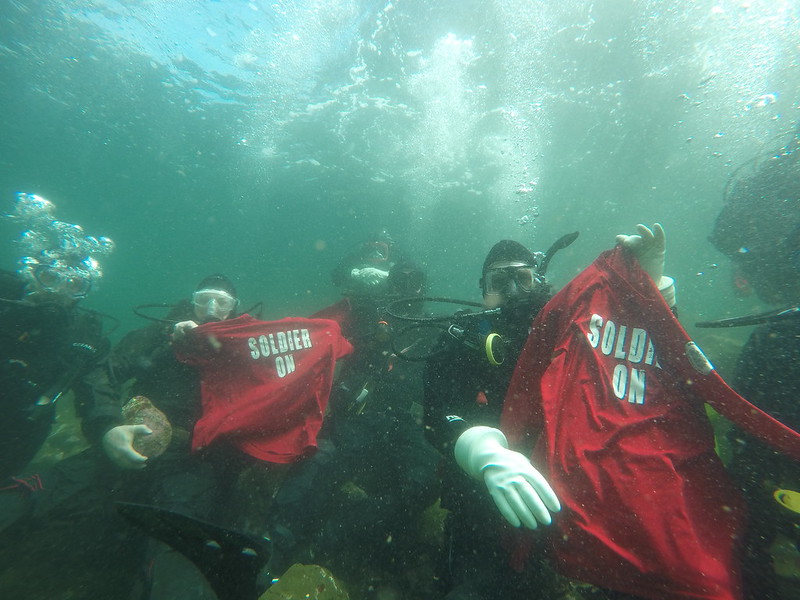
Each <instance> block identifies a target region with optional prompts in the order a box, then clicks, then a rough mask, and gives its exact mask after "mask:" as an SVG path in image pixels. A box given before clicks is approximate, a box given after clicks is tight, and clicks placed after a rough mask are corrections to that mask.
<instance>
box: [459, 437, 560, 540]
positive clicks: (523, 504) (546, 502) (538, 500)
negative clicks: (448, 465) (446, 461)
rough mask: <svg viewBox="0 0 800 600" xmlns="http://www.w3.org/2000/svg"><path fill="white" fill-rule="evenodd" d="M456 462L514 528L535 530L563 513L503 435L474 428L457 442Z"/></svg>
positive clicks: (545, 485) (544, 482)
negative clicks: (482, 485) (484, 489)
mask: <svg viewBox="0 0 800 600" xmlns="http://www.w3.org/2000/svg"><path fill="white" fill-rule="evenodd" d="M455 455H456V462H457V463H458V465H459V466H460V467H461V468H462V469H463V470H464V472H465V473H467V474H468V475H470V476H471V477H473V478H475V479H478V480H482V481H483V482H484V483H485V484H486V487H487V488H488V490H489V494H490V495H491V496H492V499H493V500H494V503H495V504H496V505H497V508H498V509H499V510H500V513H501V514H502V515H503V517H505V519H506V521H508V522H509V523H511V525H513V526H514V527H519V526H520V525H524V526H525V527H527V528H528V529H536V528H537V527H538V526H539V524H542V525H549V524H550V523H551V522H552V518H551V517H550V513H551V512H558V511H560V510H561V504H560V503H559V501H558V497H557V496H556V493H555V492H554V491H553V488H551V487H550V484H549V483H547V480H545V478H544V477H543V476H542V474H541V473H539V471H537V470H536V469H534V468H533V465H531V463H530V461H529V460H528V458H527V457H525V456H524V455H522V454H520V453H519V452H514V451H513V450H509V449H508V441H507V440H506V436H505V435H503V432H502V431H500V430H499V429H494V428H492V427H482V426H478V427H471V428H470V429H467V430H466V431H465V432H464V433H462V434H461V436H460V437H459V438H458V441H456V445H455Z"/></svg>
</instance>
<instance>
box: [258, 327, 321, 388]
mask: <svg viewBox="0 0 800 600" xmlns="http://www.w3.org/2000/svg"><path fill="white" fill-rule="evenodd" d="M313 345H314V344H313V342H312V341H311V333H310V332H309V330H308V329H291V330H289V331H278V332H275V333H267V334H262V335H260V336H258V337H257V338H256V337H251V338H248V339H247V347H248V349H249V350H250V356H251V357H252V359H253V360H259V359H261V358H269V357H272V358H273V359H274V362H275V372H276V373H277V375H278V377H280V378H283V377H286V376H287V375H291V374H292V373H294V372H295V371H296V370H297V366H296V364H295V357H294V354H292V353H293V352H297V351H302V350H306V349H308V348H312V347H313Z"/></svg>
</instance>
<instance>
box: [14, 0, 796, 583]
mask: <svg viewBox="0 0 800 600" xmlns="http://www.w3.org/2000/svg"><path fill="white" fill-rule="evenodd" d="M0 16H2V19H0V81H2V86H0V212H2V213H5V212H8V211H10V210H11V209H12V206H13V200H14V193H15V192H18V191H25V192H31V193H36V194H39V195H41V196H44V197H46V198H48V199H49V200H51V201H52V202H53V203H55V205H56V206H57V213H56V214H57V217H58V218H59V219H61V220H64V221H67V222H70V223H79V224H81V225H82V226H83V227H84V229H85V230H86V231H87V232H88V233H91V234H94V235H106V236H109V237H111V238H113V239H114V241H115V242H116V245H117V249H116V251H115V252H114V253H113V254H112V255H111V256H109V257H105V258H104V259H103V260H102V267H103V270H104V277H103V279H102V281H101V285H100V286H99V287H98V289H96V290H95V291H94V292H93V293H92V294H91V295H90V297H89V298H87V300H86V301H85V305H86V306H87V307H91V308H95V309H97V310H99V311H102V312H104V313H107V314H109V315H112V316H113V317H114V318H115V319H117V320H118V321H119V326H118V328H117V330H116V332H115V333H114V337H115V338H118V337H119V336H121V335H122V334H123V333H125V332H126V331H128V330H130V329H132V328H134V327H138V326H140V325H142V324H143V322H142V321H141V320H140V319H138V318H137V317H135V316H134V315H133V314H132V312H131V309H132V307H134V306H136V305H139V304H144V303H155V302H174V301H177V300H178V299H180V298H182V297H185V296H186V295H187V294H188V292H189V291H191V290H192V289H193V288H194V285H195V284H196V282H197V281H198V280H199V279H201V278H202V277H203V276H205V275H207V274H209V273H214V272H222V273H225V274H227V275H228V276H229V277H231V278H232V279H233V280H234V281H235V283H236V285H237V287H238V289H239V291H240V295H241V296H242V301H243V304H244V305H245V306H248V305H251V304H253V303H255V302H259V301H260V302H263V303H264V306H265V311H264V315H263V316H264V317H265V318H279V317H283V316H288V315H307V314H310V313H312V312H313V311H315V310H317V309H319V308H321V307H324V306H327V305H328V304H330V303H331V302H333V301H335V300H336V299H337V298H338V291H337V290H336V289H335V287H334V286H333V285H332V283H331V282H330V271H331V269H332V268H333V267H334V266H335V265H336V263H337V261H338V260H339V258H341V256H343V255H344V254H345V253H347V252H348V251H350V250H351V249H353V247H355V246H356V245H357V244H358V243H359V242H360V241H362V240H363V239H364V238H365V237H366V236H368V235H369V234H370V233H371V232H373V231H375V230H378V229H381V228H384V227H385V228H388V229H389V230H390V231H391V233H392V235H393V236H394V237H395V238H396V239H397V240H398V241H399V242H400V243H401V244H402V245H403V246H404V247H405V248H406V249H407V251H408V253H409V255H411V256H412V257H414V258H415V259H417V260H418V261H420V262H422V263H423V264H424V265H425V266H426V268H427V269H428V272H429V281H430V291H431V293H433V294H435V295H438V296H448V297H455V298H461V299H464V300H473V301H474V300H477V299H479V298H478V288H477V280H478V277H479V273H480V266H481V263H482V261H483V257H484V256H485V254H486V251H487V250H488V248H489V247H491V245H492V244H493V243H494V242H495V241H497V240H499V239H503V238H511V239H516V240H518V241H521V242H523V243H524V244H526V245H528V246H530V247H531V248H533V249H537V250H544V249H546V248H547V247H548V246H549V245H550V244H551V243H552V242H553V241H554V240H555V239H557V238H558V237H560V236H561V235H562V234H564V233H567V232H570V231H579V232H580V233H581V236H580V238H579V240H578V241H577V242H576V243H575V244H573V245H572V246H571V247H570V248H568V249H566V250H564V251H562V252H561V253H560V254H559V255H558V256H557V258H556V259H555V260H554V261H553V263H552V265H551V268H550V272H549V275H550V278H551V280H552V282H553V283H554V284H555V285H556V287H558V286H559V285H561V284H564V283H566V282H567V281H568V280H569V279H570V278H571V277H573V276H574V275H575V274H576V273H578V272H579V271H580V270H581V269H582V268H583V267H585V266H586V265H588V264H589V263H590V262H591V261H592V260H593V259H594V258H595V256H596V255H597V254H598V253H599V252H600V251H602V250H604V249H606V248H608V247H610V246H611V245H612V244H613V241H614V236H615V235H616V234H618V233H625V232H632V231H633V229H634V228H635V225H636V224H637V223H639V222H644V223H652V222H656V221H658V222H661V223H663V224H664V227H665V229H666V231H667V236H668V254H667V273H668V274H670V275H672V276H674V277H675V278H676V280H677V284H678V290H679V291H678V293H679V300H678V302H679V305H680V307H681V319H682V321H683V322H684V324H685V325H686V326H687V328H688V329H689V331H690V333H692V334H694V335H696V336H697V340H698V342H699V343H700V345H701V346H704V347H705V348H706V350H707V352H708V354H709V355H710V356H711V358H712V360H714V361H715V362H718V363H719V366H720V367H721V370H722V371H723V373H724V372H725V371H726V370H729V369H730V366H731V365H732V363H733V360H734V358H735V355H736V353H737V351H738V346H739V344H740V343H741V342H742V341H743V340H744V339H745V337H746V335H747V334H748V333H749V329H748V328H743V329H740V330H731V331H724V332H722V333H719V332H709V331H706V330H696V329H695V328H694V327H693V326H692V324H693V323H694V322H695V321H698V320H705V319H713V318H718V317H726V316H733V315H738V314H744V313H748V312H751V311H755V310H759V309H764V308H765V307H764V306H761V305H759V303H758V301H757V299H755V298H753V297H747V298H739V297H737V296H736V295H735V294H734V292H733V289H732V287H731V284H730V275H731V270H730V267H729V264H728V262H727V259H726V258H725V257H724V256H722V255H721V254H720V253H719V252H717V251H716V250H715V249H714V248H713V247H712V246H711V245H710V244H709V243H708V241H707V236H708V235H709V233H710V231H711V229H712V227H713V222H714V219H715V217H716V215H717V213H718V212H719V210H720V208H721V207H722V203H723V190H724V188H725V186H726V184H727V182H728V181H729V179H730V178H731V176H732V174H733V173H734V172H735V170H736V169H737V168H738V167H739V166H740V165H742V164H743V163H745V162H746V161H748V160H751V159H752V158H754V157H758V156H763V155H765V153H766V154H769V152H770V151H773V150H775V149H777V148H779V147H780V146H782V145H783V144H784V143H786V141H787V137H786V134H787V132H788V133H791V132H792V131H793V129H794V128H795V127H796V125H797V122H798V115H799V114H800V113H799V112H798V111H799V110H800V64H799V63H798V52H797V39H798V32H800V27H799V24H800V3H798V2H797V1H792V0H752V1H749V2H743V1H727V0H717V1H705V0H703V1H693V0H680V1H676V2H663V1H660V0H608V1H604V2H591V1H587V0H565V1H563V2H542V1H531V0H494V1H485V0H484V1H480V0H459V1H453V0H436V1H435V2H434V1H430V0H428V1H426V0H395V1H392V2H388V1H382V2H379V1H374V0H325V1H322V0H316V1H314V0H304V1H301V0H297V1H289V0H276V1H274V2H267V1H262V0H250V1H248V0H242V1H210V0H209V1H201V0H140V1H114V0H105V1H104V0H75V1H70V2H66V1H55V0H34V1H31V2H28V1H21V0H5V1H4V2H3V3H2V6H1V7H0ZM19 233H20V231H19V230H18V229H17V228H16V224H15V223H13V222H9V221H0V267H2V268H5V269H16V268H17V264H16V261H17V259H18V258H19V257H20V250H19V247H18V246H17V245H16V244H15V243H14V240H16V239H17V237H18V236H19ZM56 587H57V586H56Z"/></svg>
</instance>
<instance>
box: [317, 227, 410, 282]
mask: <svg viewBox="0 0 800 600" xmlns="http://www.w3.org/2000/svg"><path fill="white" fill-rule="evenodd" d="M404 260H406V259H405V257H404V256H403V254H402V253H401V252H400V250H399V249H398V246H397V244H396V243H395V241H394V239H393V238H392V236H391V235H390V234H389V232H388V231H387V230H386V229H382V230H380V231H378V232H377V233H375V234H373V235H371V236H370V237H369V238H368V239H367V240H366V241H364V242H363V243H361V244H360V245H359V246H358V248H357V249H355V250H354V251H353V252H350V253H349V254H347V255H346V256H345V257H344V258H342V260H340V261H339V263H338V264H337V265H336V267H335V268H334V270H333V271H332V272H331V281H332V282H333V284H334V285H335V286H336V287H338V288H339V289H340V290H341V291H342V293H343V294H344V295H345V296H359V295H368V296H384V295H386V294H387V291H388V289H389V282H388V279H389V271H390V270H391V268H392V266H393V265H394V264H396V263H398V262H402V261H404Z"/></svg>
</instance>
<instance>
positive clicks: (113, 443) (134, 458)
mask: <svg viewBox="0 0 800 600" xmlns="http://www.w3.org/2000/svg"><path fill="white" fill-rule="evenodd" d="M151 433H153V431H152V430H151V429H150V428H149V427H148V426H147V425H118V426H116V427H114V428H113V429H109V430H108V431H107V432H106V434H105V435H104V436H103V450H105V451H106V454H107V455H108V458H109V459H111V462H113V463H114V464H115V465H117V466H118V467H119V468H120V469H144V468H145V466H147V457H146V456H142V455H141V454H139V453H138V452H137V451H136V450H134V449H133V441H134V440H135V439H136V438H137V437H138V436H140V435H150V434H151Z"/></svg>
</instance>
